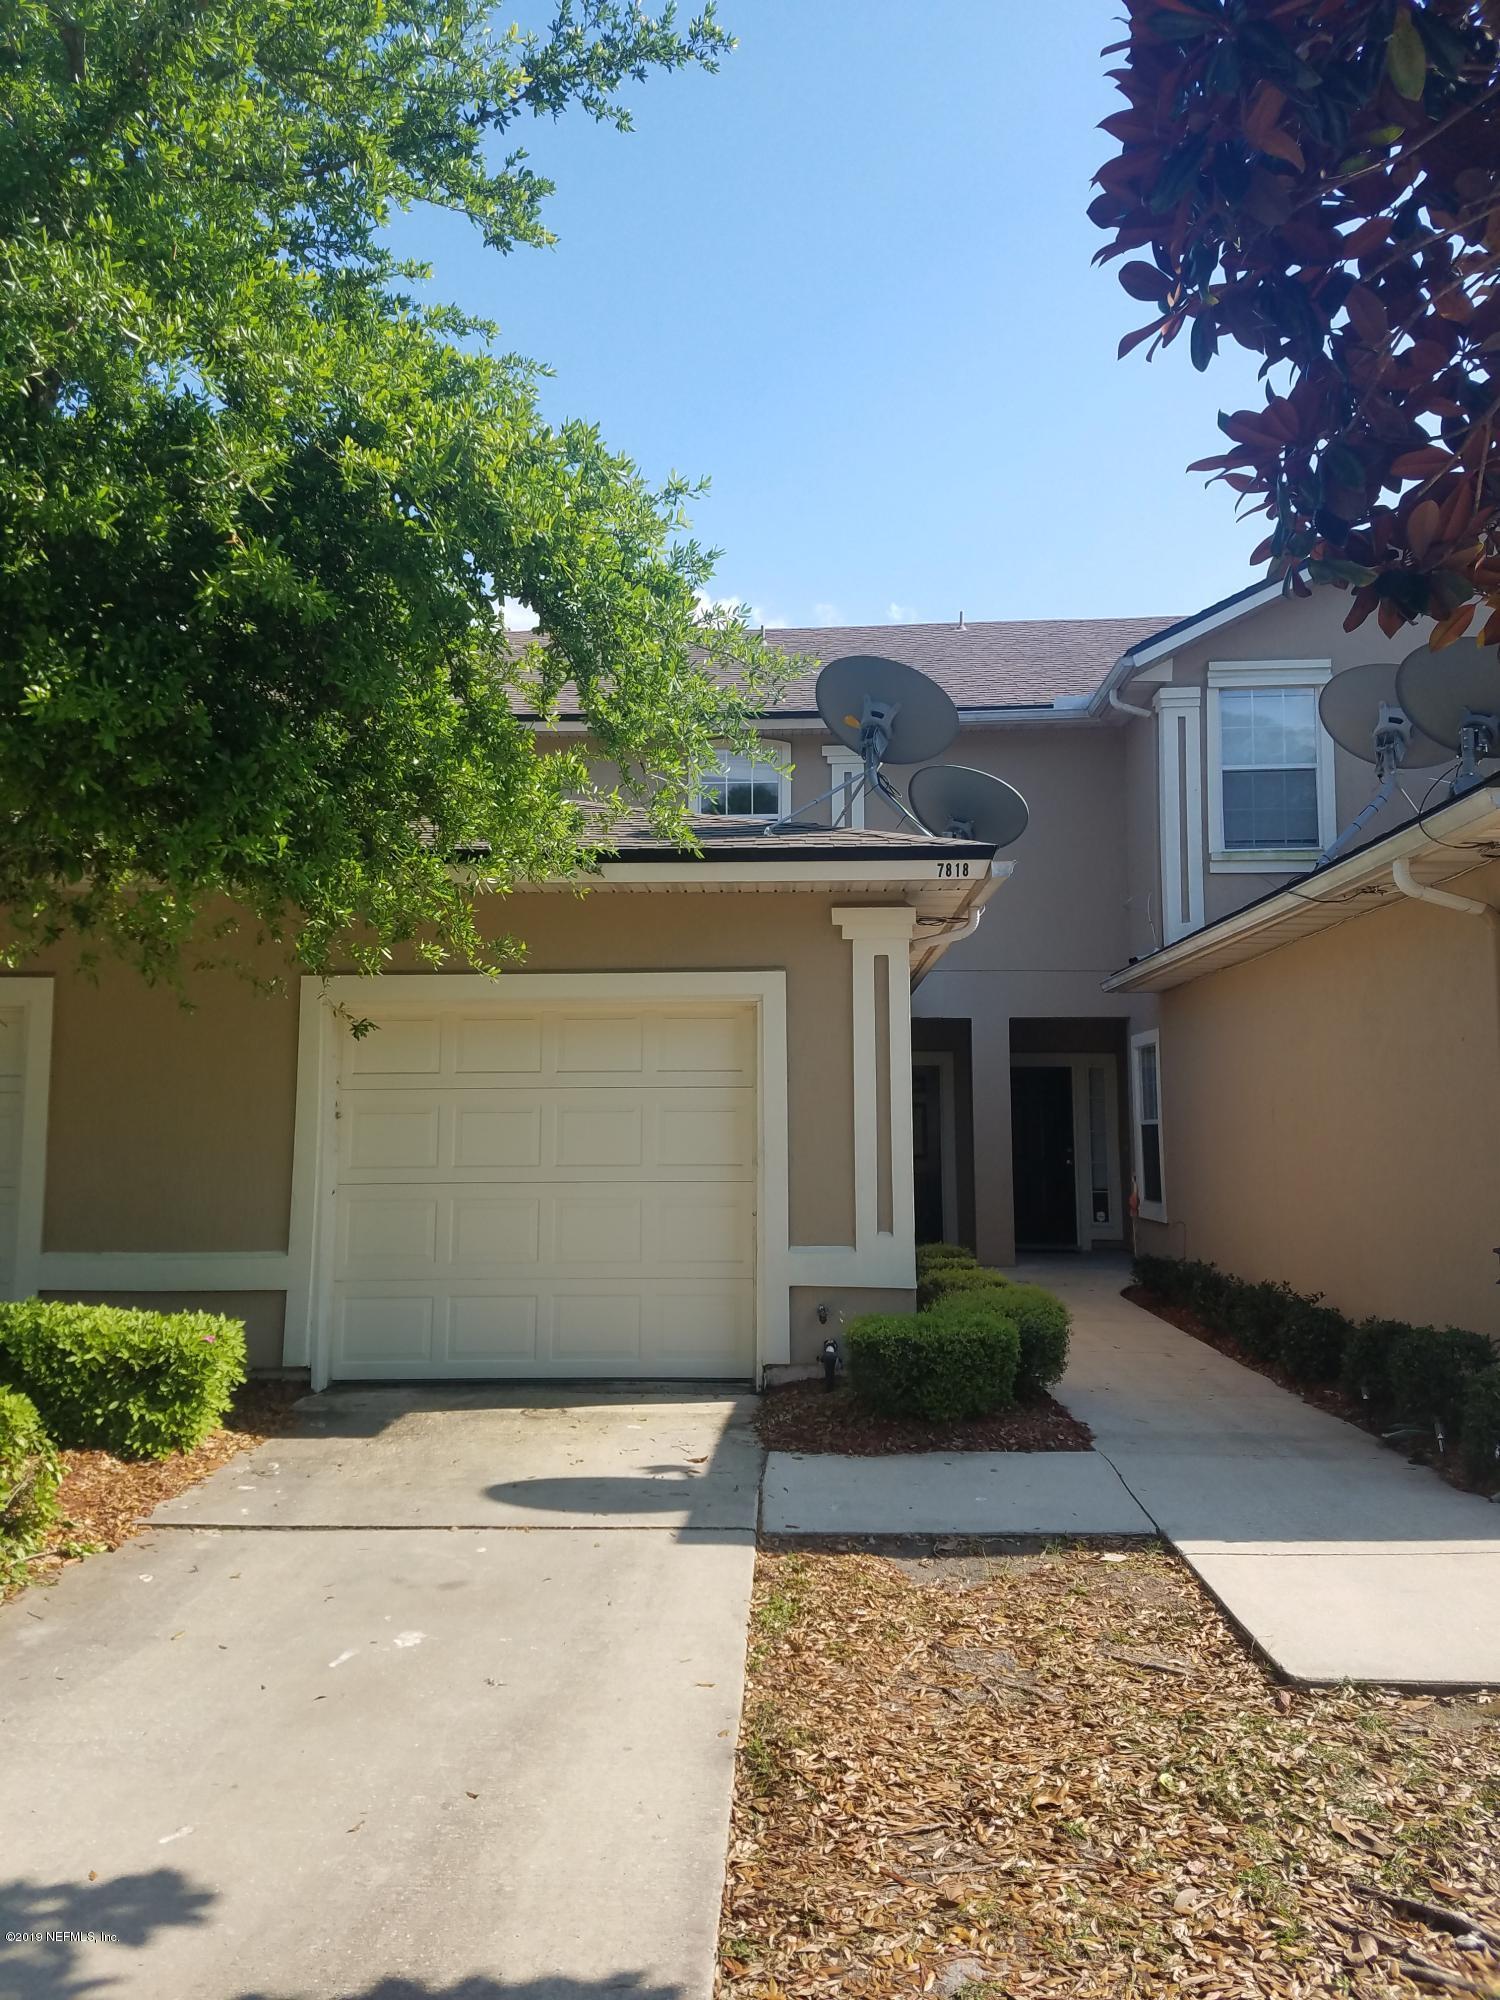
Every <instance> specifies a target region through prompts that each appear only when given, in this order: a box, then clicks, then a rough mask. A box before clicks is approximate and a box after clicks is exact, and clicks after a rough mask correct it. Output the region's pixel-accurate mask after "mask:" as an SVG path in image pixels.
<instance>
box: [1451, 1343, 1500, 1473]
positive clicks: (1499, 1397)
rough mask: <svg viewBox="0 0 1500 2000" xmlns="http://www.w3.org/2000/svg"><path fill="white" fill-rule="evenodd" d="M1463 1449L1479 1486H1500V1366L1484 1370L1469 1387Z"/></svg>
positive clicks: (1465, 1461) (1467, 1466) (1466, 1468)
mask: <svg viewBox="0 0 1500 2000" xmlns="http://www.w3.org/2000/svg"><path fill="white" fill-rule="evenodd" d="M1459 1449H1460V1451H1461V1453H1462V1455H1463V1466H1464V1471H1465V1472H1466V1473H1467V1474H1468V1476H1469V1478H1470V1479H1472V1480H1473V1481H1474V1484H1475V1485H1476V1486H1484V1487H1496V1486H1500V1366H1494V1367H1490V1368H1481V1369H1480V1371H1479V1373H1478V1374H1477V1375H1476V1376H1475V1377H1474V1379H1473V1380H1472V1381H1471V1382H1470V1384H1469V1393H1468V1395H1467V1396H1466V1397H1465V1398H1464V1415H1463V1427H1462V1430H1461V1431H1460V1433H1459Z"/></svg>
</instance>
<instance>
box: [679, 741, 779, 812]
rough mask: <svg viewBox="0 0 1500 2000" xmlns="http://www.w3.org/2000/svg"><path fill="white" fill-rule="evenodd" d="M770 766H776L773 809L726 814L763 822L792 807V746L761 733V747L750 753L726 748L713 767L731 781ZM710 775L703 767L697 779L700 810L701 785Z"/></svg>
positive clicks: (744, 778) (768, 768)
mask: <svg viewBox="0 0 1500 2000" xmlns="http://www.w3.org/2000/svg"><path fill="white" fill-rule="evenodd" d="M762 752H763V753H764V754H763V755H762V754H761V753H762ZM773 767H774V768H775V776H776V797H777V806H776V810H775V812H773V813H734V814H731V815H729V817H731V818H734V819H754V820H761V821H765V822H769V821H771V820H773V819H784V818H785V817H786V815H787V814H788V813H789V812H790V811H791V809H792V746H791V744H790V743H784V742H776V741H773V740H772V739H771V738H770V737H762V738H761V742H760V750H759V751H757V753H756V755H755V756H753V757H747V756H745V755H744V754H743V753H741V752H733V753H732V752H728V751H726V752H725V754H724V755H723V756H722V757H721V758H720V759H719V762H718V764H717V766H716V767H715V768H716V769H717V770H718V771H719V772H720V773H722V774H723V775H724V776H725V777H727V778H729V779H730V780H731V781H733V780H734V779H735V778H739V779H741V780H749V779H750V777H751V774H752V773H753V772H756V771H769V770H771V769H772V768H773ZM711 775H712V773H710V772H707V771H705V772H704V774H703V779H702V780H701V781H700V786H699V800H698V803H699V808H700V810H701V808H702V803H703V800H702V785H703V783H706V782H707V780H708V778H709V777H710V776H711Z"/></svg>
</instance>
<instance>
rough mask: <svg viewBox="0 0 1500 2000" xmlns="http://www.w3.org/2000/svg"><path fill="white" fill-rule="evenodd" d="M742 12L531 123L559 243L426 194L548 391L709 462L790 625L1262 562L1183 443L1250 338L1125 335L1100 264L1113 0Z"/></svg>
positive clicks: (456, 279)
mask: <svg viewBox="0 0 1500 2000" xmlns="http://www.w3.org/2000/svg"><path fill="white" fill-rule="evenodd" d="M511 11H514V10H511ZM721 13H722V16H723V18H724V19H725V20H726V22H727V23H728V24H729V25H730V26H731V27H732V28H733V30H734V31H735V33H736V34H737V35H738V36H739V38H740V46H739V48H738V49H737V50H736V52H735V53H734V54H733V55H732V56H731V57H730V58H729V59H728V60H727V61H726V62H725V64H724V65H723V67H722V69H721V70H720V72H719V74H718V75H717V76H704V75H701V74H696V73H688V74H683V75H679V76H675V77H653V78H652V79H651V80H650V81H649V82H647V83H646V84H644V85H639V86H631V88H630V90H629V94H628V97H627V101H628V102H629V103H630V105H631V108H632V111H633V114H634V117H635V121H636V130H635V131H634V132H633V133H631V134H629V135H626V136H621V135H620V134H618V133H615V132H613V131H611V130H609V129H607V128H598V127H595V126H593V125H591V124H590V123H589V122H588V121H587V120H586V119H583V118H580V117H578V116H576V115H574V116H569V117H567V118H564V119H563V120H561V121H559V122H558V123H556V124H552V123H543V124H538V125H536V126H534V127H532V128H530V130H529V132H528V133H527V135H526V139H525V143H526V145H527V147H528V149H529V151H530V154H531V157H532V160H533V163H534V164H535V165H536V166H537V168H538V169H539V170H540V171H542V172H544V173H546V174H548V175H549V176H550V177H552V178H554V179H555V180H556V182H557V194H556V195H555V196H554V198H553V200H552V203H551V205H550V207H549V210H548V218H547V219H548V222H549V225H550V226H551V227H552V228H553V229H554V230H555V231H556V232H557V234H558V236H559V238H560V241H559V243H558V245H557V247H556V248H555V249H552V250H543V251H535V250H521V251H518V252H516V253H515V254H514V255H512V256H510V257H508V258H500V257H496V256H494V255H493V254H492V253H489V252H487V251H485V250H484V249H483V247H482V245H481V244H480V243H479V241H478V239H477V238H476V237H475V236H474V235H473V234H472V233H471V232H470V231H468V230H467V229H466V228H465V227H464V226H462V225H461V224H458V223H455V222H453V221H452V220H451V219H450V218H447V217H441V216H439V217H432V216H422V217H413V218H410V219H408V220H407V221H405V222H403V223H402V225H401V226H400V228H399V230H398V231H397V232H396V241H397V243H398V244H399V246H400V248H401V249H402V250H403V251H405V252H408V253H411V254H420V255H423V256H425V257H427V258H428V259H429V260H430V261H431V262H432V263H433V265H434V266H435V282H434V285H433V291H434V292H435V294H437V295H438V296H442V297H447V298H451V299H455V300H457V301H458V302H459V303H461V304H463V305H465V306H468V307H470V308H472V309H473V310H475V311H480V312H483V313H486V314H488V315H490V316H492V317H493V318H495V319H497V320H498V321H499V322H500V324H501V329H502V338H503V343H504V345H505V346H506V347H507V348H510V349H513V350H515V351H518V352H520V353H523V354H528V355H531V356H534V357H535V358H537V359H539V360H543V361H546V362H548V363H550V364H551V366H552V367H553V369H554V370H555V379H554V380H553V381H552V382H550V383H549V384H548V385H547V386H546V390H545V396H544V401H545V407H546V409H547V411H548V414H549V415H551V416H554V417H562V416H581V417H586V418H588V419H590V420H591V421H593V422H596V423H597V424H598V425H599V426H600V428H601V430H602V431H603V433H604V436H605V437H606V439H607V440H608V441H609V443H610V444H611V445H612V446H613V447H614V448H615V449H617V450H622V451H626V452H628V453H629V454H630V455H631V456H632V457H633V458H634V459H636V460H637V461H638V463H639V464H640V465H641V466H642V467H643V469H644V470H645V471H646V472H647V474H648V475H650V476H652V477H660V476H664V475H665V474H666V473H668V472H669V471H673V470H675V471H678V472H682V473H686V474H691V475H694V476H697V475H701V474H705V473H706V474H708V475H710V476H711V478H712V482H713V485H712V491H711V493H710V495H709V497H708V498H707V500H706V501H704V502H702V503H701V504H700V505H699V506H698V508H697V509H696V511H695V515H694V525H695V529H696V531H697V533H698V534H699V536H700V538H701V539H702V540H703V541H705V542H706V543H708V544H710V545H711V546H714V547H718V548H721V549H722V550H723V551H724V556H723V560H722V562H721V564H720V569H719V575H718V581H717V583H716V586H715V589H716V593H721V594H723V595H725V596H733V597H737V598H740V599H742V600H744V601H745V602H747V603H748V604H750V605H751V606H753V607H754V609H755V613H756V615H757V616H760V617H763V618H765V619H767V620H769V621H771V622H773V623H777V624H791V625H803V624H840V623H851V624H852V623H867V622H868V623H880V622H886V621H888V620H902V619H922V620H929V619H934V620H941V619H947V618H953V617H956V616H957V614H958V613H959V611H960V610H962V611H964V612H965V613H966V615H967V616H968V617H969V618H1045V617H1069V616H1071V617H1096V616H1108V615H1110V614H1119V615H1126V614H1130V615H1134V614H1138V613H1139V614H1143V615H1152V614H1157V613H1161V614H1167V613H1174V614H1175V613H1179V612H1185V611H1190V610H1193V609H1195V608H1196V607H1197V606H1199V605H1201V604H1205V603H1208V602H1209V601H1211V600H1212V599H1214V598H1215V597H1219V596H1223V595H1224V594H1226V593H1227V592H1229V591H1231V590H1236V589H1239V588H1240V587H1241V586H1242V585H1243V584H1245V583H1248V582H1250V581H1251V580H1252V579H1253V577H1254V575H1255V572H1254V571H1252V570H1251V569H1250V567H1249V564H1248V556H1249V552H1250V550H1251V548H1252V547H1253V546H1254V544H1255V542H1256V541H1257V540H1258V539H1259V535H1260V532H1261V530H1260V528H1259V527H1257V526H1256V525H1255V524H1254V523H1249V524H1245V525H1239V524H1237V523H1236V522H1235V519H1234V515H1233V510H1232V507H1231V504H1230V496H1229V495H1228V494H1227V493H1226V491H1225V489H1224V488H1223V487H1213V488H1209V489H1205V487H1204V485H1203V481H1202V478H1201V477H1200V476H1199V475H1196V474H1195V475H1189V474H1188V473H1186V472H1185V471H1184V467H1185V466H1186V465H1187V463H1188V461H1189V460H1190V459H1194V458H1198V457H1201V456H1203V455H1205V454H1206V453H1208V452H1211V451H1213V450H1214V449H1215V448H1216V444H1217V441H1218V432H1217V430H1216V427H1215V421H1214V420H1215V414H1216V412H1217V411H1218V410H1219V409H1220V408H1235V407H1239V406H1241V405H1243V404H1245V403H1246V402H1249V401H1258V400H1259V399H1260V398H1259V392H1258V390H1257V389H1256V387H1255V383H1254V375H1253V368H1252V366H1251V363H1250V361H1249V359H1248V357H1241V356H1240V355H1239V354H1238V353H1235V354H1230V355H1226V356H1224V357H1222V358H1221V359H1220V360H1219V361H1218V362H1216V363H1215V364H1214V366H1213V368H1211V369H1210V371H1209V372H1208V374H1207V375H1204V376H1200V375H1197V374H1195V373H1194V371H1193V370H1192V368H1191V367H1190V365H1189V363H1188V360H1187V355H1186V352H1185V347H1186V343H1185V342H1183V343H1180V344H1179V345H1178V346H1177V347H1174V348H1173V349H1172V350H1171V351H1170V352H1169V353H1167V354H1165V355H1162V356H1159V357H1158V359H1157V360H1156V361H1155V362H1153V363H1152V364H1151V365H1150V366H1147V364H1146V363H1145V361H1144V359H1143V355H1142V353H1141V352H1139V351H1138V352H1137V353H1136V354H1134V355H1132V356H1131V357H1129V358H1128V359H1127V360H1125V361H1123V362H1117V361H1116V360H1115V346H1116V343H1117V341H1118V340H1119V337H1120V335H1121V334H1122V333H1124V332H1125V331H1127V330H1128V329H1129V328H1130V327H1132V326H1134V325H1136V324H1138V323H1139V322H1140V320H1141V318H1143V317H1144V314H1145V309H1144V308H1143V307H1140V306H1138V305H1137V304H1136V303H1135V302H1134V301H1132V300H1130V299H1127V298H1126V297H1125V295H1124V294H1123V293H1122V292H1121V291H1120V289H1119V287H1118V285H1117V284H1116V282H1115V280H1114V277H1113V275H1112V272H1111V271H1109V270H1107V269H1104V270H1095V269H1092V268H1091V267H1090V263H1089V259H1090V257H1091V256H1092V254H1093V252H1094V251H1095V249H1096V248H1098V246H1099V244H1100V243H1101V242H1102V240H1103V239H1102V237H1101V236H1100V234H1099V232H1098V231H1096V230H1095V229H1094V228H1093V226H1092V224H1091V223H1090V222H1089V221H1088V218H1087V216H1086V215H1085V213H1084V210H1085V208H1086V207H1087V204H1088V202H1089V200H1090V198H1091V190H1090V187H1089V181H1090V177H1091V175H1092V174H1093V172H1094V170H1095V168H1096V167H1097V166H1098V165H1099V163H1100V161H1101V160H1102V159H1103V158H1104V157H1105V156H1106V153H1107V151H1108V147H1109V143H1110V142H1109V141H1108V139H1107V138H1106V137H1105V135H1104V134H1102V133H1100V132H1099V131H1097V130H1096V129H1095V127H1096V125H1097V122H1098V120H1099V119H1100V118H1101V117H1104V116H1105V115H1107V113H1108V112H1109V111H1110V110H1111V109H1113V108H1115V107H1116V105H1117V104H1118V101H1119V100H1118V99H1117V98H1116V97H1115V94H1114V88H1113V85H1111V84H1110V83H1109V82H1108V80H1107V79H1106V78H1105V76H1104V68H1105V64H1104V62H1103V61H1102V60H1101V58H1100V55H1099V50H1100V49H1101V47H1102V46H1103V45H1104V43H1105V42H1107V41H1110V40H1112V39H1114V38H1115V34H1116V19H1115V11H1114V7H1113V4H1112V0H1053V4H1051V5H1049V6H1045V7H1037V6H1030V5H1023V4H1021V0H923V4H922V5H921V6H920V7H917V8H913V7H912V6H911V5H910V4H909V0H907V4H897V0H721Z"/></svg>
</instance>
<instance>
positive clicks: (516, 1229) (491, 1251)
mask: <svg viewBox="0 0 1500 2000" xmlns="http://www.w3.org/2000/svg"><path fill="white" fill-rule="evenodd" d="M450 1205H451V1209H452V1217H453V1222H452V1234H451V1236H450V1238H449V1241H450V1243H451V1245H452V1259H453V1265H454V1268H455V1270H457V1271H468V1272H473V1271H476V1270H479V1269H483V1268H489V1269H499V1270H513V1269H515V1268H516V1267H517V1266H518V1265H534V1264H535V1263H536V1262H537V1260H538V1258H539V1257H540V1255H541V1217H542V1205H541V1202H540V1201H539V1200H537V1199H536V1198H535V1197H533V1196H530V1195H506V1194H498V1193H497V1194H493V1195H476V1194H470V1193H468V1192H465V1193H463V1194H461V1195H455V1196H453V1197H452V1199H451V1204H450Z"/></svg>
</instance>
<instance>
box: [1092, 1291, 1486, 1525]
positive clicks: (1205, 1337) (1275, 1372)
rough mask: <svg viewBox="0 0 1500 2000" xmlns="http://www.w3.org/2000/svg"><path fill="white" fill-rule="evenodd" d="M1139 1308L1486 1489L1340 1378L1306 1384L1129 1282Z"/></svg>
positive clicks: (1450, 1476)
mask: <svg viewBox="0 0 1500 2000" xmlns="http://www.w3.org/2000/svg"><path fill="white" fill-rule="evenodd" d="M1120 1296H1121V1297H1122V1298H1126V1299H1129V1301H1130V1303H1131V1304H1132V1305H1136V1306H1139V1307H1140V1308H1141V1310H1142V1312H1148V1313H1152V1314H1154V1315H1155V1317H1156V1318H1157V1319H1164V1320H1165V1321H1166V1322H1167V1325H1168V1326H1175V1327H1176V1328H1177V1330H1178V1332H1179V1333H1188V1334H1191V1335H1192V1337H1193V1339H1194V1340H1201V1341H1202V1342H1203V1344H1204V1346H1205V1347H1214V1348H1217V1349H1218V1351H1219V1353H1220V1354H1224V1355H1227V1356H1228V1357H1229V1359H1230V1360H1231V1361H1238V1362H1239V1364H1240V1366H1241V1367H1242V1368H1253V1369H1254V1370H1255V1372H1256V1374H1257V1375H1264V1376H1266V1377H1267V1378H1268V1379H1269V1380H1270V1381H1272V1382H1275V1383H1276V1384H1277V1386H1278V1387H1279V1388H1282V1389H1285V1390H1286V1391H1287V1393H1288V1394H1289V1395H1292V1396H1299V1397H1301V1399H1302V1401H1303V1402H1304V1403H1311V1404H1312V1405H1313V1407H1314V1408H1315V1409H1319V1410H1326V1411H1327V1413H1328V1414H1329V1416H1331V1417H1339V1418H1342V1420H1343V1421H1344V1422H1345V1423H1346V1424H1354V1425H1356V1426H1357V1427H1358V1429H1360V1430H1362V1431H1366V1432H1368V1433H1369V1435H1370V1436H1371V1437H1373V1438H1378V1439H1379V1440H1380V1442H1381V1443H1382V1444H1384V1445H1387V1446H1389V1448H1390V1449H1391V1450H1392V1451H1399V1452H1400V1453H1401V1454H1402V1456H1403V1457H1404V1458H1406V1459H1407V1460H1408V1461H1409V1462H1410V1463H1411V1464H1413V1465H1425V1466H1427V1467H1428V1468H1429V1469H1430V1470H1431V1471H1433V1472H1435V1473H1436V1474H1437V1475H1438V1477H1439V1479H1446V1480H1447V1482H1448V1484H1449V1485H1450V1486H1456V1487H1457V1488H1458V1489H1459V1491H1460V1492H1461V1493H1478V1492H1480V1491H1481V1490H1482V1489H1481V1488H1479V1487H1477V1486H1475V1485H1474V1483H1473V1482H1472V1481H1471V1480H1468V1479H1466V1478H1465V1477H1464V1474H1463V1468H1462V1467H1461V1466H1460V1465H1459V1463H1458V1459H1457V1457H1456V1456H1454V1457H1446V1456H1445V1455H1444V1454H1443V1453H1442V1452H1441V1451H1439V1450H1438V1448H1437V1440H1436V1438H1434V1437H1401V1438H1387V1437H1386V1436H1385V1435H1384V1431H1383V1429H1382V1426H1381V1424H1380V1421H1379V1419H1378V1418H1376V1417H1373V1416H1371V1414H1370V1410H1369V1406H1368V1405H1367V1404H1366V1403H1364V1402H1362V1401H1361V1399H1360V1398H1359V1397H1358V1396H1351V1395H1350V1394H1349V1393H1348V1391H1347V1390H1345V1389H1341V1388H1340V1387H1339V1385H1338V1383H1337V1382H1301V1381H1298V1379H1297V1377H1296V1376H1295V1375H1289V1374H1288V1373H1287V1371H1286V1370H1285V1369H1284V1368H1282V1367H1281V1366H1279V1364H1278V1363H1276V1362H1275V1361H1267V1360H1264V1359H1263V1358H1262V1357H1261V1356H1259V1355H1256V1354H1251V1353H1249V1352H1248V1351H1247V1350H1246V1349H1245V1348H1243V1347H1241V1346H1240V1344H1239V1342H1238V1341H1237V1340H1235V1339H1234V1338H1233V1336H1232V1335H1230V1334H1227V1333H1224V1332H1222V1331H1221V1330H1220V1329H1219V1328H1218V1327H1216V1326H1213V1325H1211V1324H1210V1323H1209V1322H1208V1321H1207V1320H1203V1319H1200V1318H1199V1317H1198V1315H1197V1314H1196V1313H1195V1312H1193V1311H1192V1310H1191V1309H1190V1308H1189V1307H1187V1306H1175V1305H1169V1304H1168V1302H1167V1301H1166V1300H1165V1299H1163V1298H1161V1297H1160V1296H1159V1295H1158V1294H1157V1293H1155V1292H1152V1291H1148V1290H1147V1288H1146V1287H1145V1286H1144V1285H1127V1286H1126V1287H1125V1289H1124V1291H1123V1292H1122V1293H1121V1295H1120Z"/></svg>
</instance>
